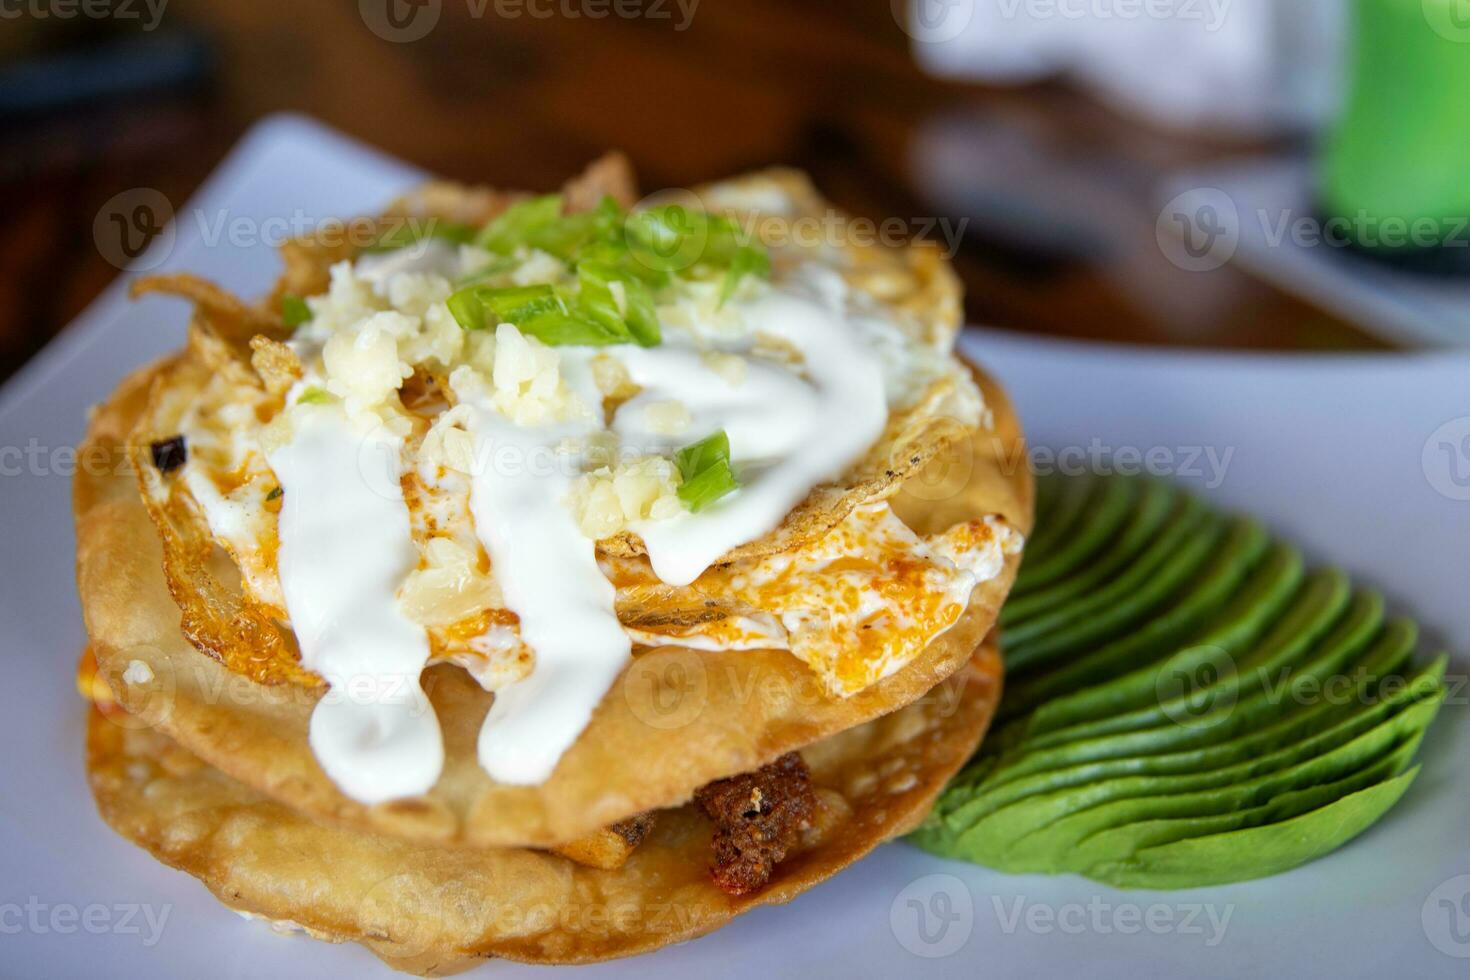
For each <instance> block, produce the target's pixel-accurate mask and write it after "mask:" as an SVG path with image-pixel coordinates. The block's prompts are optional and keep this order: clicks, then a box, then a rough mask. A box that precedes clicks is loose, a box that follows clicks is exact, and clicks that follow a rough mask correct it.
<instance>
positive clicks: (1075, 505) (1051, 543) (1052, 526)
mask: <svg viewBox="0 0 1470 980" xmlns="http://www.w3.org/2000/svg"><path fill="white" fill-rule="evenodd" d="M1061 484H1062V485H1061V486H1060V487H1059V488H1058V490H1057V496H1056V502H1055V503H1054V504H1052V506H1051V508H1050V509H1049V512H1048V514H1047V519H1046V523H1045V524H1043V523H1041V522H1040V521H1037V523H1036V529H1035V530H1034V531H1032V532H1031V537H1030V539H1029V540H1028V541H1027V542H1026V551H1027V555H1026V557H1027V558H1029V559H1030V560H1031V561H1033V562H1040V561H1045V560H1046V557H1047V554H1048V553H1049V552H1051V550H1052V549H1053V548H1056V547H1059V546H1061V545H1062V544H1063V543H1064V542H1065V541H1066V540H1067V536H1066V532H1067V530H1068V529H1069V528H1070V527H1071V526H1072V522H1073V521H1075V520H1076V519H1077V517H1078V516H1079V515H1080V514H1081V513H1082V512H1083V510H1084V509H1085V508H1086V506H1087V500H1088V497H1090V496H1091V494H1092V491H1093V488H1094V487H1095V486H1096V481H1094V480H1093V479H1092V477H1090V476H1081V477H1075V478H1072V479H1067V480H1062V481H1061Z"/></svg>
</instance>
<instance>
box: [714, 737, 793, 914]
mask: <svg viewBox="0 0 1470 980" xmlns="http://www.w3.org/2000/svg"><path fill="white" fill-rule="evenodd" d="M694 799H695V802H697V803H698V804H699V806H700V808H701V809H702V810H704V812H705V814H706V815H708V816H709V818H710V819H711V820H713V821H714V824H715V836H714V840H713V841H712V842H711V845H712V850H713V857H714V863H713V864H712V865H711V867H710V873H711V875H712V876H713V877H714V880H715V884H717V885H719V886H720V888H721V889H723V890H724V891H725V892H727V893H728V894H731V895H747V894H749V893H750V892H753V891H756V890H757V889H759V888H760V887H761V886H762V885H764V884H765V883H766V882H767V881H768V880H769V879H770V877H771V870H772V869H773V868H775V866H776V865H777V864H779V863H780V862H781V861H783V860H785V859H786V856H787V855H788V854H789V853H790V852H791V849H792V848H793V847H794V846H795V844H796V842H797V839H798V837H799V836H800V834H801V831H802V830H804V829H805V828H806V827H808V826H809V825H810V824H811V819H812V812H813V810H814V808H815V805H816V801H815V797H814V796H813V794H812V778H811V772H810V771H809V770H808V769H807V767H806V763H805V762H803V761H802V758H801V756H799V755H797V754H796V753H795V752H788V753H787V754H786V755H783V756H781V758H779V759H777V760H776V761H775V762H772V763H770V764H769V765H765V766H762V767H761V768H759V769H757V770H756V771H755V772H747V773H742V774H741V775H739V776H732V777H730V778H729V779H720V780H716V781H715V782H713V783H710V784H709V785H708V786H706V787H704V788H703V789H701V790H700V791H699V792H698V793H696V794H695V795H694Z"/></svg>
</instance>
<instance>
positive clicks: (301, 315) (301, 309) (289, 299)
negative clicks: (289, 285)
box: [281, 293, 311, 327]
mask: <svg viewBox="0 0 1470 980" xmlns="http://www.w3.org/2000/svg"><path fill="white" fill-rule="evenodd" d="M281 319H282V320H284V321H285V323H286V326H288V327H299V326H301V325H302V324H303V323H305V322H307V321H308V320H310V319H311V307H309V306H307V305H306V300H304V299H302V298H301V297H300V296H293V295H291V294H290V293H287V294H286V295H285V296H282V297H281Z"/></svg>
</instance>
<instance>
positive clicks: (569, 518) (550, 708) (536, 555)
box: [468, 352, 633, 785]
mask: <svg viewBox="0 0 1470 980" xmlns="http://www.w3.org/2000/svg"><path fill="white" fill-rule="evenodd" d="M562 369H563V373H564V375H565V376H567V380H568V381H569V383H570V384H571V386H572V387H573V389H574V390H579V391H580V392H581V397H582V399H583V402H584V404H591V405H597V404H600V400H601V396H600V394H599V393H598V392H597V389H596V387H595V385H593V384H592V383H591V377H590V373H589V371H588V369H587V364H586V359H585V358H578V357H576V356H574V355H573V354H572V352H568V355H567V356H565V357H564V358H563V360H562ZM468 404H469V405H470V407H471V409H472V410H473V416H472V421H471V423H470V434H471V436H472V437H473V439H474V443H475V459H476V467H475V469H476V472H475V473H474V475H473V477H472V480H471V489H470V513H471V514H472V515H473V516H474V518H475V532H476V534H477V535H478V536H479V538H480V542H481V543H482V544H483V545H484V546H485V550H486V552H488V553H489V555H490V564H491V567H492V568H493V569H494V570H495V577H496V580H497V581H498V582H499V583H500V588H501V592H502V593H503V594H504V596H505V604H506V607H507V608H509V609H510V610H511V611H512V612H514V613H515V614H516V615H517V616H519V617H520V630H521V639H522V640H524V641H525V643H526V644H527V645H528V646H530V648H531V649H532V650H534V651H535V654H536V666H535V669H534V670H533V671H532V673H531V676H530V677H527V678H526V679H524V680H521V681H518V682H517V683H515V684H512V685H510V686H509V687H506V688H503V689H501V690H500V691H498V692H496V695H495V702H494V704H492V705H491V706H490V712H489V714H488V715H486V717H485V723H484V726H483V727H482V728H481V729H480V740H479V758H480V765H481V766H482V767H483V768H484V769H485V771H486V772H487V773H489V774H490V776H491V778H493V779H497V780H499V781H501V782H503V783H512V784H516V785H530V784H536V783H541V782H544V781H545V780H546V779H547V778H548V777H549V776H550V775H551V772H552V770H553V769H555V768H556V763H557V761H558V760H560V759H561V757H562V754H563V753H564V752H566V750H567V749H568V748H570V747H571V745H572V743H573V742H575V741H576V740H577V736H578V735H580V734H582V730H583V729H584V728H586V727H587V723H588V722H589V721H591V719H592V711H593V709H594V708H596V707H597V704H598V702H599V701H601V700H602V697H603V695H604V694H606V693H607V691H608V689H609V688H610V687H611V686H612V683H613V681H615V680H616V679H617V676H618V674H620V673H622V670H623V668H624V667H625V666H626V665H627V663H628V659H629V657H630V655H631V654H632V649H633V645H632V641H630V640H629V639H628V636H627V634H626V633H624V632H623V627H622V625H621V624H620V623H619V622H618V616H617V612H616V611H615V609H614V600H615V598H616V592H615V590H614V589H613V586H612V583H611V582H609V581H608V580H607V579H606V578H605V577H604V576H603V574H602V570H601V569H600V568H599V567H598V565H597V546H596V543H595V542H594V541H593V540H592V539H591V538H589V537H587V536H586V535H584V534H583V533H582V531H581V529H580V528H579V527H578V525H577V522H576V520H575V518H574V517H573V514H572V511H571V509H570V507H569V506H568V504H567V499H566V498H567V495H568V493H569V492H570V491H571V488H572V481H573V479H574V477H575V471H576V469H577V463H578V461H577V460H576V459H572V458H568V457H567V455H566V454H565V453H561V454H558V453H556V452H555V451H554V447H557V446H558V445H559V444H562V443H564V442H566V441H568V440H577V439H578V438H580V437H583V436H586V435H589V434H591V433H592V432H594V431H596V430H597V429H600V428H601V425H600V424H598V422H596V421H595V420H592V419H590V418H589V419H586V420H578V421H572V422H565V423H560V424H555V425H548V426H536V427H527V426H518V425H515V424H513V423H511V422H510V421H508V420H507V419H505V418H504V417H503V416H502V415H500V413H498V412H497V411H495V409H494V408H492V407H491V406H490V405H489V404H488V402H485V403H480V404H475V403H473V402H470V403H468Z"/></svg>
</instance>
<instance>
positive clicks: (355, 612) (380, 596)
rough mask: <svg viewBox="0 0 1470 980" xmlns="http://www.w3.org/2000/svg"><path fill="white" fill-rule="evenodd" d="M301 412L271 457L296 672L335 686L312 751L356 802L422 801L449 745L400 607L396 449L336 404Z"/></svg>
mask: <svg viewBox="0 0 1470 980" xmlns="http://www.w3.org/2000/svg"><path fill="white" fill-rule="evenodd" d="M296 412H297V413H298V417H297V418H296V420H295V431H294V438H293V439H292V441H291V442H290V443H289V444H287V445H286V446H284V447H282V448H280V449H277V450H275V451H274V452H272V453H271V454H270V456H269V461H270V465H271V468H272V469H273V470H274V471H275V473H276V477H277V478H278V479H279V480H280V484H281V489H282V490H283V491H284V496H283V497H282V500H281V516H280V540H281V547H280V555H279V570H280V578H281V588H282V591H283V593H284V595H285V600H286V610H287V612H288V613H289V614H290V616H291V626H292V628H293V629H294V630H295V631H296V638H297V642H298V644H299V645H300V647H301V662H302V664H303V665H304V666H305V667H307V668H308V669H309V670H313V671H316V672H317V673H318V674H320V675H321V676H322V677H323V678H324V679H325V680H326V681H327V684H328V685H329V687H330V689H329V691H328V692H327V694H326V695H325V696H324V697H323V698H322V700H321V701H319V702H318V703H317V706H316V709H315V710H314V711H313V712H312V715H311V725H310V742H311V748H312V751H313V752H314V753H315V754H316V757H317V760H318V761H319V762H320V763H321V766H322V768H323V769H324V770H326V773H327V775H328V776H330V777H331V778H332V781H333V782H335V783H336V784H337V785H338V786H339V787H341V789H342V791H343V792H344V793H346V794H347V795H348V796H350V797H352V798H353V799H356V800H359V801H361V802H363V803H380V802H382V801H384V800H391V799H396V798H398V797H402V796H413V795H417V794H420V793H425V792H427V791H428V790H429V788H430V787H431V786H433V785H434V782H435V781H436V780H437V779H438V778H439V772H440V770H441V769H442V768H443V765H444V743H443V740H442V738H441V737H440V732H439V721H438V719H437V718H436V717H435V715H434V710H433V708H432V706H431V705H430V704H429V699H428V698H427V697H426V696H425V694H424V691H423V688H422V687H421V686H420V684H419V674H420V672H421V671H422V670H423V668H424V665H425V664H426V663H427V662H428V659H429V640H428V637H427V635H426V634H425V632H424V629H423V628H422V627H421V626H418V625H417V624H415V623H413V622H411V621H410V620H409V619H408V618H407V617H406V616H405V615H404V614H403V613H402V612H401V611H400V610H399V607H398V603H397V600H396V595H397V591H398V587H399V586H400V585H401V584H402V582H403V579H404V576H406V575H407V574H408V573H409V571H410V570H411V569H412V568H413V567H414V563H415V562H416V560H417V553H416V551H415V548H414V544H413V539H412V537H411V535H410V532H409V517H408V507H407V505H406V504H405V503H404V500H403V493H402V490H401V489H400V488H399V483H398V478H399V467H400V466H401V462H400V453H401V444H400V442H399V440H398V439H396V438H395V437H393V436H391V435H389V434H388V433H387V432H386V431H384V430H381V429H380V430H377V431H375V432H371V433H368V434H366V435H364V434H362V433H360V432H357V431H355V430H354V428H353V427H352V426H351V425H350V424H349V423H348V421H347V419H346V417H345V416H344V415H343V414H342V412H341V410H340V409H339V408H337V407H336V406H302V407H299V408H298V409H296Z"/></svg>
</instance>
